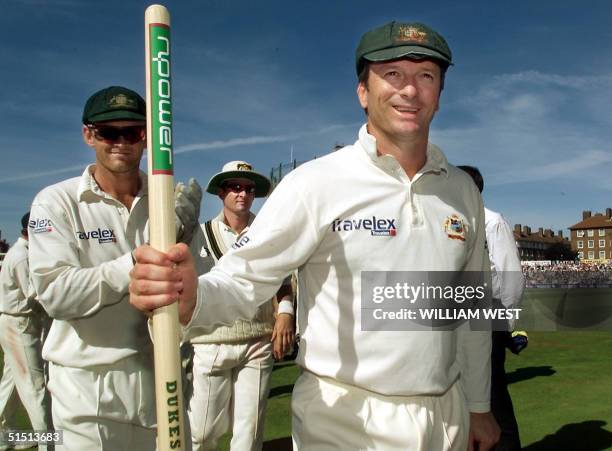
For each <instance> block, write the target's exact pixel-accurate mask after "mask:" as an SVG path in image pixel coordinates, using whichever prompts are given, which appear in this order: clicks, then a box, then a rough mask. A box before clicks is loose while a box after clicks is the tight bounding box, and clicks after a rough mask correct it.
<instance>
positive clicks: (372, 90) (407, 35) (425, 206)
mask: <svg viewBox="0 0 612 451" xmlns="http://www.w3.org/2000/svg"><path fill="white" fill-rule="evenodd" d="M451 60H452V58H451V51H450V49H449V47H448V45H447V43H446V41H445V40H444V38H443V37H442V36H441V35H440V34H439V33H437V32H436V31H434V30H432V29H431V28H430V27H428V26H426V25H423V24H420V23H400V22H391V23H388V24H385V25H383V26H381V27H378V28H376V29H373V30H370V31H369V32H367V33H366V34H364V35H363V37H362V38H361V41H360V43H359V46H358V48H357V52H356V71H357V74H358V80H359V81H358V85H357V96H358V99H359V102H360V104H361V106H362V107H363V109H364V110H365V112H366V115H367V123H366V124H365V125H363V126H362V128H361V129H360V131H359V135H358V138H357V141H356V142H355V144H353V145H350V146H347V147H345V148H343V149H340V150H338V151H336V152H334V153H332V154H330V155H327V156H325V157H323V158H318V159H316V160H313V161H311V162H309V163H306V164H304V165H302V166H300V167H299V168H297V169H296V170H294V171H293V172H291V173H290V174H289V175H287V176H286V177H285V178H284V179H283V180H282V181H281V183H280V184H279V185H278V186H277V187H276V189H275V190H274V191H273V193H272V195H271V196H270V198H269V199H268V201H267V202H266V203H265V204H264V206H263V208H262V209H261V211H260V212H259V215H258V216H257V218H256V219H255V221H254V222H253V224H252V225H251V227H250V229H249V231H248V232H247V233H246V234H245V235H244V236H242V237H241V239H240V240H239V241H238V242H237V243H236V244H235V245H234V249H233V250H232V251H230V252H229V253H227V254H226V255H225V256H224V257H223V258H222V259H221V260H220V261H219V264H218V265H217V266H215V268H214V269H213V270H212V271H210V272H209V273H208V274H205V275H203V276H200V277H199V279H198V278H196V270H195V268H194V261H193V259H192V257H191V255H190V253H189V251H188V249H187V247H186V246H184V245H181V244H178V245H176V246H173V247H171V248H170V250H169V251H168V252H167V253H162V252H159V251H157V250H155V249H152V248H151V247H148V246H142V247H140V248H139V249H137V250H136V251H135V253H134V255H135V258H136V261H137V264H136V265H135V267H134V269H133V271H132V283H131V284H130V293H131V297H130V301H131V302H132V304H133V305H135V306H136V307H137V308H139V309H142V310H144V311H148V310H151V309H155V308H158V307H159V306H161V305H166V304H170V303H173V302H176V299H177V298H178V299H179V301H178V308H179V317H180V319H181V322H182V323H183V324H184V325H185V326H186V333H187V336H189V334H190V333H192V331H194V330H198V331H200V330H206V329H208V330H212V329H213V328H214V327H215V326H216V325H218V324H226V325H228V324H232V323H233V322H234V321H235V320H236V319H237V318H251V317H253V316H254V314H255V312H256V309H257V307H258V306H259V305H261V304H262V303H264V302H266V301H267V300H268V299H269V298H270V297H271V296H272V295H273V294H274V293H275V292H276V290H277V289H278V287H279V286H280V285H281V283H282V281H283V279H284V278H285V277H286V276H287V275H288V274H289V273H290V272H291V271H292V270H294V269H296V268H297V269H298V280H299V293H300V301H299V303H298V309H299V311H298V323H299V330H300V333H301V341H300V351H299V355H298V358H297V362H298V364H299V365H300V366H301V367H302V369H303V371H302V374H301V376H300V378H299V379H298V381H297V382H296V384H295V388H294V391H293V399H292V409H293V441H294V449H297V450H313V451H314V450H316V451H321V450H337V449H342V450H345V449H347V450H348V449H351V450H352V449H369V450H372V449H378V450H385V451H388V450H404V451H405V450H414V451H417V450H418V451H425V450H436V451H446V450H456V451H466V450H469V451H473V450H474V449H478V450H480V451H487V450H490V449H491V448H492V446H493V445H494V443H495V442H496V441H497V439H498V437H499V428H498V427H497V425H496V423H495V420H494V419H493V417H492V415H491V413H490V401H489V396H490V394H489V382H490V371H491V369H490V353H491V334H490V332H469V331H458V330H455V331H444V332H440V331H430V332H422V331H421V332H414V331H398V330H395V331H364V330H362V323H361V308H362V306H361V294H362V293H361V289H362V286H361V282H362V279H361V274H362V271H366V270H372V271H390V270H394V271H451V272H455V271H479V272H483V273H485V274H488V271H489V261H488V257H487V255H486V251H485V246H484V244H485V230H484V211H483V205H482V198H481V197H480V194H479V193H478V190H477V189H476V187H475V186H474V184H473V183H472V181H471V180H470V178H469V177H468V176H467V174H465V173H463V172H462V171H460V170H459V169H457V168H456V167H454V166H452V165H451V164H449V163H448V161H447V159H446V157H445V156H444V154H443V153H442V151H441V150H440V149H438V148H437V147H436V146H435V145H433V144H432V143H430V142H429V127H430V123H431V121H432V120H433V118H434V115H435V113H436V112H437V110H438V108H439V100H440V93H441V91H442V88H443V83H444V76H445V73H446V70H447V68H448V67H449V65H450V64H451ZM174 265H178V266H177V267H174Z"/></svg>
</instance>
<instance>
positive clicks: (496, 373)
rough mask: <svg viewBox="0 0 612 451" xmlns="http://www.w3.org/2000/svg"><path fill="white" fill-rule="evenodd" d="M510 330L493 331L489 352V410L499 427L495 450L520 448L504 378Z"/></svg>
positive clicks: (516, 450) (510, 400) (513, 450)
mask: <svg viewBox="0 0 612 451" xmlns="http://www.w3.org/2000/svg"><path fill="white" fill-rule="evenodd" d="M509 339H510V332H499V331H493V349H492V352H491V411H492V412H493V416H494V417H495V420H497V423H498V424H499V427H500V428H501V437H500V439H499V442H498V443H497V445H496V447H495V451H518V450H520V449H521V440H520V438H519V431H518V424H517V423H516V417H515V416H514V408H513V407H512V399H510V393H508V381H507V379H506V369H505V362H506V342H507V340H509Z"/></svg>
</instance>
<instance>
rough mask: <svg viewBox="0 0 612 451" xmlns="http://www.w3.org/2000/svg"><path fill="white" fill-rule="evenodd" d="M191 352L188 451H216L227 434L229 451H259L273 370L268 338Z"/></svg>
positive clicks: (197, 346) (202, 347)
mask: <svg viewBox="0 0 612 451" xmlns="http://www.w3.org/2000/svg"><path fill="white" fill-rule="evenodd" d="M193 348H194V357H193V393H192V396H191V399H190V400H189V407H188V412H187V413H188V416H189V422H190V425H191V438H192V445H193V451H204V450H216V449H217V445H218V442H219V438H220V437H221V436H222V435H223V434H224V433H225V432H227V431H228V430H229V429H230V428H231V429H232V440H231V443H230V449H231V450H235V451H247V450H260V449H261V447H262V442H263V423H264V415H265V410H266V403H267V398H268V392H269V391H270V377H271V375H272V369H273V367H274V359H273V357H272V344H271V343H270V336H269V335H268V336H265V337H262V338H256V339H254V340H251V341H248V342H245V343H240V344H194V345H193Z"/></svg>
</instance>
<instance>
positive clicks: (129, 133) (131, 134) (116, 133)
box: [87, 124, 146, 144]
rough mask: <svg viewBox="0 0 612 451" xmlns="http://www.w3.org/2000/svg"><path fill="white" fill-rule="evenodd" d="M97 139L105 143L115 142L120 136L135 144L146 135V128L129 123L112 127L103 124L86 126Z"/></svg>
mask: <svg viewBox="0 0 612 451" xmlns="http://www.w3.org/2000/svg"><path fill="white" fill-rule="evenodd" d="M87 128H89V129H90V130H91V131H92V133H93V134H94V136H95V137H96V139H97V140H99V141H104V142H107V143H116V142H117V141H119V138H120V137H123V139H124V140H125V141H126V142H127V143H129V144H136V143H138V142H140V141H142V140H143V139H145V136H146V130H145V126H144V125H130V126H128V127H112V126H108V125H107V126H104V125H92V124H89V125H88V126H87Z"/></svg>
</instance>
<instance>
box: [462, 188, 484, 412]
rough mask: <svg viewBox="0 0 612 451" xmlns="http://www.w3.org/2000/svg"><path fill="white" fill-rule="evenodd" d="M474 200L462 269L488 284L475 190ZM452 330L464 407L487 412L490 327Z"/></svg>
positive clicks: (481, 210)
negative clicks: (480, 275)
mask: <svg viewBox="0 0 612 451" xmlns="http://www.w3.org/2000/svg"><path fill="white" fill-rule="evenodd" d="M474 191H476V190H475V187H474ZM474 201H475V204H476V205H477V208H476V210H475V214H474V217H473V218H470V219H471V221H470V222H471V227H472V229H473V230H474V234H473V239H472V240H470V241H471V249H470V251H469V254H468V259H467V262H466V265H465V268H464V269H465V270H466V271H482V272H483V273H484V281H485V282H486V283H488V284H489V285H490V283H491V273H490V262H489V257H488V255H487V252H486V248H485V226H484V207H483V204H482V199H481V197H480V195H479V194H476V197H475V199H474ZM466 325H467V323H466ZM456 334H457V361H458V364H459V369H460V374H461V375H460V378H461V379H460V381H461V384H462V386H463V390H464V392H465V397H466V402H467V406H468V410H469V411H470V412H473V413H483V412H488V411H490V410H491V409H490V397H491V331H490V330H486V331H471V330H464V329H459V330H457V331H456Z"/></svg>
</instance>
